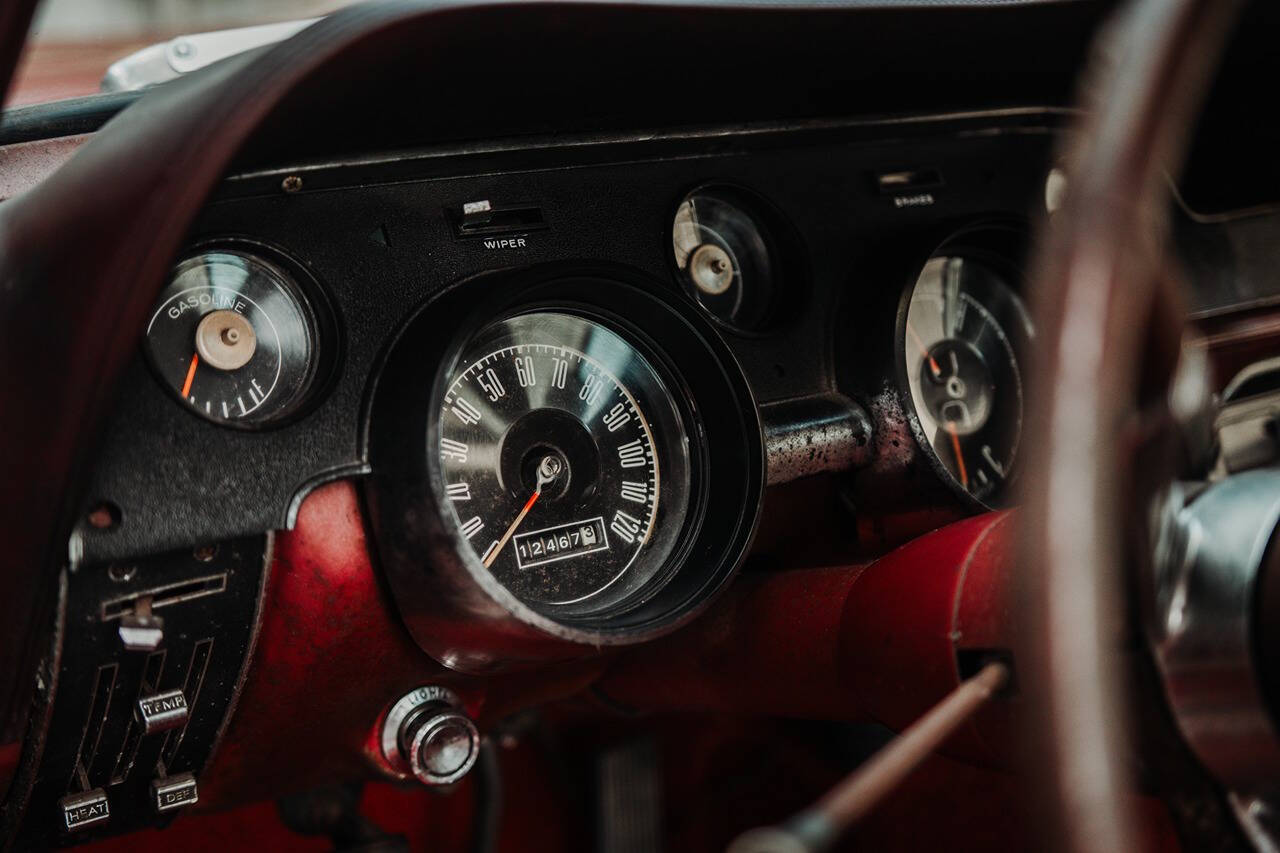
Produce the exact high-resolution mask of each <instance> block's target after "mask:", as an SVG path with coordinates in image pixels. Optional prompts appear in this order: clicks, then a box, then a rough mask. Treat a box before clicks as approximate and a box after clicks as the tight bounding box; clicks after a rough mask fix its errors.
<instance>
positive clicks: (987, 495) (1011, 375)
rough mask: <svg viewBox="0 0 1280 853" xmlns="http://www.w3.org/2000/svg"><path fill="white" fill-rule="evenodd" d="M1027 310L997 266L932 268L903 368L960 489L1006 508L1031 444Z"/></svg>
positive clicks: (952, 263) (929, 434)
mask: <svg viewBox="0 0 1280 853" xmlns="http://www.w3.org/2000/svg"><path fill="white" fill-rule="evenodd" d="M1032 336H1033V331H1032V326H1031V321H1030V320H1029V319H1028V316H1027V312H1026V309H1025V308H1024V307H1023V305H1022V302H1021V301H1020V300H1019V299H1018V297H1017V295H1016V294H1015V293H1014V291H1013V289H1012V288H1011V287H1010V286H1009V285H1008V284H1007V283H1006V281H1005V279H1004V278H1003V277H1002V276H1001V275H1000V274H999V273H997V272H996V271H995V269H994V268H992V267H989V266H987V265H985V264H982V263H979V262H977V261H974V260H971V259H968V258H964V257H956V256H950V257H937V258H933V259H931V260H930V261H929V262H928V263H927V264H925V267H924V270H923V271H922V272H921V273H920V277H919V279H918V280H917V281H916V285H915V289H914V290H913V291H912V294H911V302H910V304H909V306H908V308H907V318H906V331H905V334H904V336H903V362H904V366H905V370H906V378H907V385H908V387H909V388H910V392H911V404H912V407H913V409H914V412H915V416H916V422H917V423H916V424H915V425H913V426H918V428H919V437H920V439H921V443H922V444H923V445H924V446H925V447H926V449H927V450H928V452H929V453H930V454H931V455H932V456H933V457H934V458H935V459H936V460H937V461H938V463H940V465H941V467H942V468H943V470H944V471H945V473H946V475H947V477H948V478H949V479H950V480H951V481H952V483H953V485H956V486H958V487H959V488H960V489H962V490H963V491H965V492H966V493H968V494H969V495H972V496H973V497H974V498H976V499H977V500H978V501H980V502H982V503H984V504H987V505H992V504H994V503H998V502H999V498H1000V496H1001V494H1002V492H1003V490H1004V488H1005V486H1006V485H1007V484H1008V483H1009V482H1010V481H1011V480H1012V478H1013V476H1014V472H1015V466H1016V463H1017V457H1018V444H1019V441H1020V439H1021V436H1022V412H1023V396H1024V389H1023V385H1022V369H1021V367H1020V358H1021V357H1022V354H1023V353H1025V352H1026V351H1027V345H1028V343H1029V341H1030V339H1031V338H1032Z"/></svg>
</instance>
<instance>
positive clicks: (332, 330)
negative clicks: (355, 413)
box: [140, 237, 339, 432]
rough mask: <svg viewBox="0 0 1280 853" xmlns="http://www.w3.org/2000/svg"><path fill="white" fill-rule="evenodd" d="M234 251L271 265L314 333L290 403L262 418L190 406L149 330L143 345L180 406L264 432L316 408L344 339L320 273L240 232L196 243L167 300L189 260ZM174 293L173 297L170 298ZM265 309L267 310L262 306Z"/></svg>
mask: <svg viewBox="0 0 1280 853" xmlns="http://www.w3.org/2000/svg"><path fill="white" fill-rule="evenodd" d="M212 254H230V255H237V256H240V257H242V258H247V259H248V260H250V261H251V262H253V263H257V264H260V265H262V266H263V267H265V268H266V269H267V270H269V271H270V272H271V273H272V274H273V275H274V276H275V277H276V278H277V279H278V280H279V282H280V283H281V284H282V285H283V287H284V289H285V291H286V292H287V294H288V295H289V297H290V298H291V299H293V301H294V304H295V305H296V306H297V307H298V310H299V314H300V315H301V316H302V318H303V322H304V324H305V325H306V327H307V329H308V331H309V334H310V335H311V352H312V356H311V358H310V359H309V362H308V365H307V370H306V373H305V374H304V375H303V378H302V381H301V383H300V384H299V386H298V388H297V390H296V391H294V392H293V394H292V396H291V398H290V400H289V402H288V403H287V404H286V405H285V406H284V407H282V408H280V409H278V410H276V411H274V412H272V413H270V414H269V415H267V416H265V417H263V418H261V419H252V418H234V419H222V418H216V417H212V416H210V415H206V414H205V413H203V412H201V411H200V410H199V409H197V408H193V407H191V406H188V405H186V403H185V401H184V400H183V399H182V398H181V397H180V396H178V393H177V392H176V390H175V389H174V388H173V387H172V386H171V385H170V384H169V383H168V382H167V381H166V380H165V377H164V375H163V373H162V372H161V370H160V368H159V366H158V365H157V364H156V362H155V357H154V355H153V354H152V347H151V346H149V345H148V342H147V336H146V334H145V333H144V335H143V338H142V341H141V344H140V345H141V347H142V351H143V356H144V358H145V359H146V362H147V366H148V367H149V368H150V370H151V372H152V375H153V376H154V377H155V379H156V381H157V382H158V383H159V385H160V386H161V388H162V389H163V390H164V396H165V397H166V398H167V399H168V400H169V401H170V402H172V403H173V404H174V405H177V406H179V407H181V408H182V409H183V410H184V411H187V412H189V413H191V414H193V415H195V416H196V417H198V418H200V420H202V421H204V422H205V423H210V424H213V425H214V426H218V427H225V428H227V429H233V430H238V431H241V432H261V431H264V430H272V429H277V428H279V427H283V426H287V425H288V424H292V423H296V422H297V421H298V420H299V419H301V418H302V417H304V416H305V415H306V414H307V413H308V412H310V411H312V410H313V409H314V408H315V406H316V405H318V403H319V402H320V400H321V399H322V397H323V395H324V392H325V391H326V390H327V388H328V385H329V384H330V382H329V380H330V379H331V378H332V376H333V374H334V372H335V367H336V365H337V362H338V357H339V353H338V347H337V341H338V339H339V336H338V334H337V333H336V326H337V320H336V315H335V314H334V312H333V308H332V305H331V304H330V302H329V299H328V297H327V295H326V293H325V291H324V289H323V288H322V287H321V286H320V284H319V282H318V281H317V280H316V278H315V277H314V276H313V275H311V273H310V272H309V271H308V270H307V269H306V268H305V267H304V266H303V265H301V264H299V263H298V262H296V261H294V260H293V259H292V258H291V257H290V256H289V255H288V254H287V253H285V252H284V251H283V250H281V249H279V248H277V247H275V246H272V245H269V244H266V243H262V242H259V241H256V240H248V239H244V238H239V237H219V238H215V239H209V240H203V241H201V242H199V243H195V244H193V245H192V246H190V247H189V248H188V249H187V251H185V252H184V253H183V254H182V255H181V256H180V257H179V258H178V259H177V260H176V261H175V262H174V264H173V266H172V268H171V273H170V279H169V282H168V283H166V285H165V287H164V290H162V291H161V300H164V299H165V297H164V294H165V293H166V292H167V291H168V288H169V285H170V284H171V283H172V281H173V275H174V274H175V273H176V272H177V270H178V269H179V268H181V267H182V265H183V264H186V263H188V262H190V261H194V260H197V259H199V258H201V257H204V256H206V255H212ZM169 298H172V297H169ZM162 304H163V301H157V302H156V305H155V306H154V308H153V312H152V313H153V315H154V313H155V312H156V311H159V310H160V307H161V306H162ZM260 310H261V309H260Z"/></svg>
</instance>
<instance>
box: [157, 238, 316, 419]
mask: <svg viewBox="0 0 1280 853" xmlns="http://www.w3.org/2000/svg"><path fill="white" fill-rule="evenodd" d="M317 348H318V342H317V330H316V319H315V314H314V312H313V311H312V309H311V306H310V305H309V303H308V302H307V299H306V296H305V295H304V293H303V291H302V289H301V288H300V287H299V286H298V284H297V282H296V281H295V280H294V279H293V278H292V277H291V276H290V275H289V274H288V273H287V272H285V270H284V269H283V268H282V267H280V266H278V265H276V264H274V263H272V262H270V261H268V260H265V259H264V258H261V257H258V256H256V255H251V254H248V253H246V252H241V251H236V250H231V249H220V250H216V251H209V252H203V253H201V254H199V255H196V256H194V257H191V258H187V259H186V260H184V261H182V262H181V263H179V264H178V266H177V267H176V269H175V270H174V272H173V276H172V278H171V279H170V281H169V285H168V286H167V287H166V288H165V290H164V292H163V293H162V294H161V297H160V304H159V305H158V306H157V307H156V310H155V313H154V314H153V315H152V317H151V321H150V323H149V324H148V325H147V333H146V350H147V355H148V357H149V358H150V360H151V363H152V366H153V367H154V368H155V370H156V372H157V373H158V374H159V376H160V379H161V381H162V382H163V383H164V384H165V385H166V386H168V387H169V389H170V390H171V391H172V392H173V393H174V394H175V395H176V396H177V397H178V398H179V399H180V400H182V401H183V402H184V403H185V404H186V405H188V406H190V407H191V409H192V410H193V411H194V412H195V413H196V414H198V415H200V416H201V417H204V418H207V419H208V420H211V421H214V422H215V423H223V424H230V425H235V426H260V425H263V424H267V423H269V422H273V421H279V420H281V419H283V418H285V417H287V416H288V415H290V414H292V413H293V412H295V411H296V410H297V408H298V407H299V406H300V405H301V403H302V402H303V401H304V400H305V398H306V394H307V391H308V390H309V389H310V387H311V385H312V380H313V379H314V378H315V374H316V365H317V356H318V352H317Z"/></svg>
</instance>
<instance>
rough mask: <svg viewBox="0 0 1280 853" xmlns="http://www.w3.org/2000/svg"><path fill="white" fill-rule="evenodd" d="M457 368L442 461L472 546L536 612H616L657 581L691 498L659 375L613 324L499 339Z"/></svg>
mask: <svg viewBox="0 0 1280 853" xmlns="http://www.w3.org/2000/svg"><path fill="white" fill-rule="evenodd" d="M457 365H458V366H457V369H456V372H454V373H453V374H452V375H451V376H450V377H449V378H448V380H447V385H446V387H445V390H444V395H443V398H442V399H441V400H440V401H439V409H438V412H439V414H438V417H439V429H438V450H437V452H438V460H439V474H440V480H441V485H442V490H443V493H444V497H445V499H446V502H447V504H448V506H449V510H448V512H449V513H450V514H451V516H452V519H451V520H452V523H453V524H454V526H455V529H456V532H457V535H458V537H459V539H460V541H461V542H462V543H463V544H462V547H464V548H466V549H469V550H470V551H472V552H473V553H474V555H475V557H476V558H477V559H479V560H480V561H481V563H482V564H483V565H484V566H485V568H487V570H488V571H489V572H490V573H491V574H492V575H493V576H494V577H495V578H496V579H497V580H498V581H499V582H500V583H501V584H502V585H503V586H505V587H506V588H507V589H509V590H510V591H511V592H512V593H513V594H515V595H516V596H517V597H518V598H520V599H521V600H522V601H525V602H526V603H528V604H530V605H531V606H544V607H546V606H549V607H565V606H574V607H578V608H583V607H587V608H592V607H596V606H605V605H607V604H609V603H612V602H616V601H617V600H619V599H620V598H621V597H623V596H625V595H627V594H630V593H631V592H634V591H635V590H636V589H638V588H640V587H642V586H643V585H644V584H646V583H647V582H648V581H650V580H652V579H653V578H654V576H655V575H657V574H658V573H659V572H660V570H661V569H662V567H663V566H664V564H665V563H666V560H667V558H668V557H669V556H670V554H671V552H672V549H673V548H674V546H675V544H676V541H677V539H678V538H679V534H680V532H681V530H682V527H683V523H684V518H685V515H686V512H687V511H688V506H689V494H690V458H689V455H690V450H689V444H688V440H687V438H686V435H685V430H684V425H683V422H682V419H681V417H680V414H679V411H678V409H677V407H676V404H675V402H674V401H673V399H672V397H671V394H670V391H669V387H670V386H669V384H668V382H667V381H666V380H664V378H663V377H662V376H661V375H660V373H659V371H658V370H657V369H655V367H654V365H653V364H652V363H651V362H650V361H649V360H648V359H646V358H645V356H644V355H642V354H641V353H640V351H638V350H637V349H636V348H635V347H634V346H633V345H632V344H630V343H629V342H628V341H627V340H625V339H624V338H623V337H622V336H621V335H620V334H618V333H616V332H614V331H612V330H611V329H609V328H606V327H605V326H604V325H602V324H601V323H598V322H595V321H593V320H588V319H586V318H583V317H579V316H576V315H572V314H562V313H550V312H548V313H529V314H521V315H518V316H515V317H511V318H508V319H505V320H502V321H501V322H498V323H495V324H493V325H491V326H489V327H488V328H486V329H484V330H483V331H481V332H480V333H479V334H478V335H477V336H476V337H475V338H474V339H473V340H471V341H470V342H469V343H468V344H467V345H466V346H465V348H464V350H463V352H462V354H461V355H460V357H459V359H458V362H457Z"/></svg>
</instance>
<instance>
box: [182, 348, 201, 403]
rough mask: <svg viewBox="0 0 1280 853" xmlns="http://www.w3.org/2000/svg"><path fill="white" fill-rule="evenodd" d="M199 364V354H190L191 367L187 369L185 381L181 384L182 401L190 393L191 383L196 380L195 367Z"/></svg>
mask: <svg viewBox="0 0 1280 853" xmlns="http://www.w3.org/2000/svg"><path fill="white" fill-rule="evenodd" d="M199 363H200V353H198V352H197V353H192V354H191V366H190V367H188V368H187V381H186V382H183V383H182V399H184V400H185V399H187V395H188V394H190V393H191V381H192V380H193V379H195V378H196V365H197V364H199Z"/></svg>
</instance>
